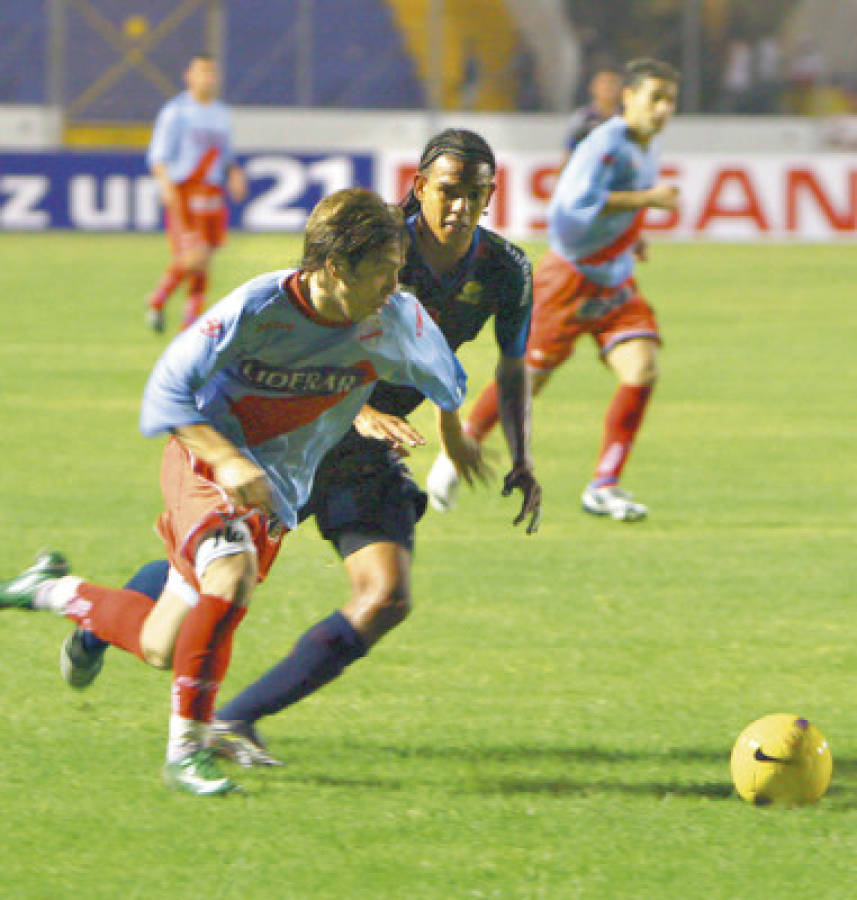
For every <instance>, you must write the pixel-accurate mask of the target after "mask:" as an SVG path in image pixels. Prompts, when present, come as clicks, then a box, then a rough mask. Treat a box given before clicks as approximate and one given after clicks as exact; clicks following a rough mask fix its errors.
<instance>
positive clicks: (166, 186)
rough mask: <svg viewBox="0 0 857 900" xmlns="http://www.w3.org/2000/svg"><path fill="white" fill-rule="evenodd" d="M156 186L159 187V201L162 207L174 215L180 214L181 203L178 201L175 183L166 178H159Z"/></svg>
mask: <svg viewBox="0 0 857 900" xmlns="http://www.w3.org/2000/svg"><path fill="white" fill-rule="evenodd" d="M158 186H159V187H160V189H161V203H162V204H163V206H164V209H168V210H170V212H171V213H173V214H174V215H176V214H180V212H179V211H180V208H181V203H180V202H179V192H178V188H177V187H176V186H175V184H174V183H173V182H172V181H170V180H169V179H168V178H163V179H161V180H159V182H158Z"/></svg>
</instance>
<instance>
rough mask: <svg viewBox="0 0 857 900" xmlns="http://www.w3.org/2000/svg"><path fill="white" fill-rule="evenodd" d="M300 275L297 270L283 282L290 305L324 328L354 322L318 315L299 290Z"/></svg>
mask: <svg viewBox="0 0 857 900" xmlns="http://www.w3.org/2000/svg"><path fill="white" fill-rule="evenodd" d="M300 276H301V273H300V270H298V271H297V272H295V273H293V274H292V275H290V276H289V277H288V278H287V279H286V280H285V281H284V282H283V290H284V291H285V292H286V295H287V296H288V298H289V300H291V301H292V306H294V308H295V309H296V310H297V311H298V312H299V313H301V314H302V315H304V316H306V317H307V318H308V319H309V320H310V322H314V323H315V324H316V325H323V326H324V327H325V328H347V327H348V326H349V325H353V324H354V323H353V322H350V321H345V322H334V321H333V319H327V318H325V317H324V316H322V315H320V314H319V313H318V312H317V311H316V310H315V309H314V308H313V306H312V304H311V303H310V302H309V300H308V299H307V298H306V297H305V296H304V294H303V291H302V290H301V278H300Z"/></svg>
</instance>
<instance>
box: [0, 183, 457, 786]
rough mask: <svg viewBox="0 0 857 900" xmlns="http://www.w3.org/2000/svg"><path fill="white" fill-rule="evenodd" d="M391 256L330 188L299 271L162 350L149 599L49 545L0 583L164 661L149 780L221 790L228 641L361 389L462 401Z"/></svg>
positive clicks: (255, 287) (154, 424)
mask: <svg viewBox="0 0 857 900" xmlns="http://www.w3.org/2000/svg"><path fill="white" fill-rule="evenodd" d="M403 258H404V228H403V218H402V215H401V211H400V210H398V209H397V208H394V207H390V206H388V205H387V204H385V203H383V201H382V200H381V199H380V197H378V196H377V195H376V194H374V193H373V192H371V191H367V190H365V189H362V188H352V189H348V190H344V191H338V192H337V193H335V194H332V195H330V196H329V197H327V198H326V199H324V200H322V201H321V202H320V203H319V204H318V205H317V206H316V208H315V210H314V211H313V213H312V214H311V215H310V218H309V220H308V223H307V228H306V235H305V241H304V256H303V261H302V264H301V267H300V268H299V269H293V270H283V271H278V272H271V273H268V274H266V275H261V276H259V277H258V278H255V279H253V280H251V281H249V282H247V283H246V284H244V285H242V286H241V287H239V288H238V289H237V290H235V291H233V292H232V293H231V294H229V295H228V296H227V297H225V298H224V299H223V300H221V301H220V302H219V303H218V304H216V305H215V306H214V307H212V309H211V310H209V312H208V313H207V314H206V315H205V316H204V317H203V318H201V319H200V320H199V322H197V323H196V324H195V325H194V326H193V327H192V328H189V329H187V330H186V331H184V332H182V334H180V335H179V336H178V337H177V338H176V339H175V340H174V341H173V342H172V343H171V344H170V345H169V346H168V347H167V349H166V350H165V351H164V353H163V355H162V356H161V358H160V360H159V361H158V363H157V364H156V365H155V368H154V370H153V372H152V375H151V376H150V378H149V382H148V384H147V386H146V390H145V393H144V398H143V409H142V415H141V425H140V427H141V430H142V431H143V433H144V434H146V435H155V434H160V433H164V432H166V433H169V434H170V438H169V440H168V442H167V446H166V449H165V451H164V457H163V463H162V469H161V488H162V492H163V495H164V502H165V511H164V512H163V513H162V514H161V516H160V517H159V519H158V523H157V527H158V531H159V533H160V535H161V537H162V538H163V541H164V546H165V548H166V552H167V557H168V559H169V563H170V573H169V577H168V579H167V583H166V587H165V589H164V592H163V594H162V595H161V598H160V600H159V602H158V603H157V604H156V605H153V604H152V601H151V599H150V597H148V596H146V595H145V594H143V593H139V592H138V591H136V590H135V589H133V587H132V588H130V589H128V588H126V589H124V590H118V589H114V588H106V587H101V586H98V585H95V584H92V583H88V582H85V581H83V580H82V579H80V578H77V577H73V576H70V575H68V574H66V573H67V565H66V564H65V563H64V561H63V559H62V557H61V556H60V555H59V554H56V553H53V554H47V555H44V556H42V557H40V559H39V560H37V562H36V565H35V566H32V567H31V568H30V569H28V570H26V571H25V572H24V573H23V574H22V575H20V576H18V577H17V578H13V579H11V580H10V581H6V582H3V583H0V608H3V607H18V608H24V609H43V610H51V611H53V612H55V613H58V614H60V615H65V616H68V617H69V618H71V619H73V620H74V621H75V622H77V623H78V625H81V626H83V627H84V628H85V629H87V630H89V631H90V632H92V633H93V634H94V635H95V636H96V637H97V638H99V639H101V640H105V641H108V642H109V643H112V644H115V645H116V646H118V647H121V648H123V649H125V650H127V651H129V652H131V653H133V654H135V655H136V656H138V657H139V658H140V659H142V660H143V661H144V662H147V663H149V664H151V665H154V666H156V667H159V668H169V667H170V665H172V669H173V680H172V694H171V696H172V705H171V715H170V729H169V739H168V744H167V764H166V767H165V769H164V777H165V780H166V781H167V783H168V784H169V785H171V786H172V787H175V788H176V789H179V790H184V791H188V792H190V793H194V794H200V795H209V794H219V793H224V792H226V791H229V790H232V789H233V788H234V784H233V782H232V781H231V780H230V779H229V778H227V777H225V776H224V775H222V774H221V772H220V771H219V770H218V769H217V767H216V765H215V764H214V763H213V761H212V758H211V751H210V749H209V734H208V732H209V726H210V723H211V719H212V714H213V710H214V705H215V698H216V695H217V691H218V688H219V686H220V683H221V682H222V680H223V677H224V675H225V673H226V669H227V667H228V665H229V659H230V656H231V648H232V637H233V634H234V632H235V630H236V628H237V627H238V624H239V623H240V621H241V619H242V618H243V616H244V614H245V612H246V608H247V605H248V603H249V600H250V596H251V594H252V592H253V590H254V588H255V585H256V583H257V582H258V581H261V580H263V579H264V577H265V575H266V574H267V572H268V570H269V568H270V566H271V565H272V563H273V562H274V559H275V558H276V556H277V552H278V550H279V547H280V542H281V541H282V538H283V535H284V532H285V531H287V530H288V529H290V528H292V527H294V526H295V524H296V523H297V516H298V510H299V509H300V507H301V506H303V505H304V504H305V503H306V501H307V499H308V497H309V494H310V491H311V488H312V482H313V477H314V473H315V470H316V468H317V466H318V464H319V462H320V461H321V459H322V457H323V456H324V454H325V453H326V452H327V451H328V450H329V449H330V448H331V447H333V446H334V445H335V444H336V443H337V442H338V441H339V440H340V439H341V438H342V437H343V435H344V434H345V433H346V432H347V431H348V429H349V428H350V426H351V423H352V421H354V418H355V416H357V414H358V412H359V411H360V409H361V407H362V406H363V405H364V403H365V402H366V400H367V399H368V398H369V396H370V395H371V393H372V391H373V388H374V386H375V384H376V382H377V381H378V380H380V379H384V380H386V381H388V382H392V383H394V384H401V385H410V386H412V387H414V388H416V389H417V390H418V391H420V392H421V393H423V394H425V395H426V396H427V397H428V398H430V399H431V400H432V401H433V402H434V403H435V404H437V406H439V407H440V408H441V409H443V410H446V411H447V412H452V411H453V410H455V409H457V408H458V407H459V406H460V404H461V401H462V399H463V396H464V387H465V381H466V378H465V374H464V371H463V370H462V368H461V366H460V365H459V363H458V361H457V359H456V358H455V355H454V354H453V352H452V351H451V350H450V348H449V345H448V344H447V342H446V340H445V339H444V336H443V334H442V333H441V331H440V329H439V328H438V327H437V326H436V325H435V323H434V322H433V321H432V319H431V317H430V316H429V315H428V313H427V312H426V311H425V309H424V308H423V307H422V305H421V304H420V303H419V301H418V300H417V299H416V297H414V296H413V295H412V294H408V293H405V292H403V291H399V290H397V289H396V286H397V276H398V271H399V268H400V267H401V265H402V261H403ZM390 427H391V428H392V429H393V431H392V434H391V436H392V437H393V438H395V439H397V440H401V441H403V442H405V443H408V444H411V445H413V444H415V443H417V442H418V441H419V440H421V436H420V435H419V434H418V433H417V432H415V431H414V430H413V429H412V428H410V426H408V425H407V423H405V422H403V421H402V422H401V423H400V424H396V423H391V425H390ZM355 477H359V475H357V474H355ZM165 636H166V640H165Z"/></svg>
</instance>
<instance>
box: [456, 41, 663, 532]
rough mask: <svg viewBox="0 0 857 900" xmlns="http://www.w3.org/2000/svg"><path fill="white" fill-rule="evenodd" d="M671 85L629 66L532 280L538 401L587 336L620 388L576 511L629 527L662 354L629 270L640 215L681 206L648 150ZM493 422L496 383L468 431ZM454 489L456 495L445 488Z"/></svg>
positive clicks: (567, 174)
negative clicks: (629, 484) (631, 484)
mask: <svg viewBox="0 0 857 900" xmlns="http://www.w3.org/2000/svg"><path fill="white" fill-rule="evenodd" d="M678 77H679V76H678V73H677V72H676V71H675V69H673V68H672V66H669V65H667V64H666V63H663V62H659V61H658V60H653V59H640V60H635V61H633V62H631V63H629V64H628V66H627V67H626V72H625V88H624V90H623V94H622V99H623V113H622V115H621V116H615V117H613V118H611V119H608V120H607V121H606V122H604V123H603V124H602V125H599V126H598V127H597V128H595V129H594V130H593V131H592V132H591V133H590V135H589V136H588V137H586V138H585V139H584V140H583V141H582V142H581V143H580V144H579V145H578V147H577V149H576V150H575V151H574V153H573V154H572V157H571V159H570V160H569V162H568V165H567V166H566V167H565V169H564V170H563V172H562V174H561V175H560V178H559V182H558V184H557V187H556V191H555V193H554V195H553V198H552V200H551V204H550V209H549V217H548V235H549V240H550V250H549V251H548V252H547V253H546V254H545V255H544V256H543V257H542V259H541V260H540V261H539V263H538V265H537V266H536V270H535V273H534V278H533V295H534V303H533V318H532V328H531V331H530V336H529V339H528V341H527V365H528V368H529V370H530V372H531V375H532V380H533V382H532V383H533V392H534V393H537V392H538V391H539V390H541V389H542V388H543V387H544V386H545V384H546V383H547V382H548V379H549V378H550V376H551V374H552V373H553V372H554V370H555V369H556V368H557V367H558V366H560V365H561V364H562V363H564V362H565V361H566V360H567V359H568V358H569V356H570V355H571V353H572V351H573V349H574V344H575V342H576V341H577V339H578V338H579V337H580V336H581V335H582V334H586V333H589V334H591V335H592V336H593V338H594V339H595V341H596V343H597V345H598V348H599V351H600V354H601V358H602V360H603V361H604V362H605V363H606V365H608V366H609V367H610V368H611V369H612V370H613V371H614V372H615V373H616V375H617V377H618V379H619V388H618V390H617V392H616V394H615V396H614V398H613V401H612V402H611V404H610V407H609V408H608V410H607V415H606V418H605V422H604V438H603V443H602V447H601V452H600V453H599V456H598V461H597V464H596V467H595V473H594V475H593V479H592V481H591V482H590V483H589V484H588V485H587V486H586V488H585V489H584V491H583V495H582V497H581V501H582V504H583V508H584V510H585V511H586V512H589V513H592V514H594V515H599V516H609V517H611V518H612V519H616V520H619V521H625V522H634V521H639V520H640V519H643V518H645V516H646V515H647V514H648V510H647V508H646V507H645V506H644V505H643V504H642V503H638V502H636V501H634V500H633V498H632V497H631V495H630V494H628V493H627V492H625V491H623V490H621V489H620V488H619V487H618V484H619V477H620V474H621V472H622V468H623V466H624V465H625V462H626V460H627V458H628V454H629V453H630V451H631V446H632V444H633V441H634V438H635V436H636V434H637V431H638V429H639V427H640V424H641V422H642V420H643V414H644V412H645V409H646V404H647V403H648V400H649V396H650V395H651V392H652V388H653V386H654V383H655V380H656V378H657V350H658V344H659V343H660V335H659V332H658V325H657V321H656V319H655V314H654V311H653V310H652V308H651V307H650V306H649V304H648V303H647V302H646V301H645V300H644V299H643V297H642V296H641V295H640V293H639V291H638V290H637V285H636V282H635V281H634V278H633V270H634V259H635V252H639V250H640V226H641V224H642V220H643V216H644V214H645V211H646V209H648V208H650V207H651V208H655V209H667V210H673V209H676V208H677V205H678V189H677V188H676V187H674V186H673V185H670V184H667V183H665V182H660V181H658V163H657V157H656V153H655V148H654V146H653V139H654V137H655V135H657V134H658V133H659V132H660V131H661V130H662V129H663V128H664V127H665V125H666V124H667V122H668V121H669V119H670V116H671V115H672V113H673V112H674V110H675V106H676V102H677V99H678ZM497 418H498V411H497V389H496V385H494V384H492V385H489V387H488V388H486V390H485V391H483V393H482V394H481V395H480V397H479V398H478V399H477V401H476V403H475V405H474V408H473V410H472V411H471V413H470V417H469V418H468V420H467V425H466V428H467V430H468V432H469V433H470V434H471V436H472V437H474V438H475V439H476V440H481V439H482V438H484V436H485V435H486V434H487V433H488V431H489V430H490V429H491V428H492V427H493V426H494V424H495V423H496V421H497ZM449 484H450V491H451V490H452V489H454V483H453V480H452V479H451V480H450V482H449Z"/></svg>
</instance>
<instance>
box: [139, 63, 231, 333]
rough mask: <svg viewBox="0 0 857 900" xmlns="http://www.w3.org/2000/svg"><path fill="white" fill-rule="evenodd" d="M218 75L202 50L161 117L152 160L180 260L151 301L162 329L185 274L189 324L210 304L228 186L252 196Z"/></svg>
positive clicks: (149, 314) (153, 323)
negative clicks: (212, 270) (168, 304)
mask: <svg viewBox="0 0 857 900" xmlns="http://www.w3.org/2000/svg"><path fill="white" fill-rule="evenodd" d="M218 77H219V76H218V72H217V64H216V63H215V61H214V60H213V59H212V58H211V57H210V56H207V55H205V54H197V55H196V56H194V57H193V58H192V59H191V61H190V64H189V65H188V68H187V71H186V72H185V82H186V83H187V90H186V91H184V93H181V94H179V95H178V96H177V97H174V98H173V99H172V100H170V101H169V102H168V103H167V104H166V105H165V106H164V107H163V109H162V110H161V111H160V113H159V114H158V117H157V119H156V120H155V127H154V130H153V132H152V140H151V143H150V145H149V153H148V156H147V158H146V159H147V162H148V164H149V169H150V170H151V172H152V174H153V175H154V176H155V178H156V179H157V181H158V185H159V187H160V190H161V200H162V202H163V205H164V216H165V220H166V228H167V236H168V238H169V242H170V248H171V252H172V260H171V262H170V265H169V266H168V267H167V270H166V271H165V272H164V274H163V276H162V278H161V281H160V283H159V284H158V286H157V287H156V288H155V291H154V292H153V293H152V295H151V296H150V297H149V300H148V305H147V308H146V321H147V323H148V325H149V327H150V328H152V329H153V330H154V331H159V332H160V331H163V330H164V326H165V321H164V306H165V304H166V302H167V299H168V298H169V296H170V294H172V292H173V291H174V290H175V289H176V288H177V287H178V286H179V284H180V283H181V282H182V281H184V280H187V282H188V299H187V305H186V307H185V313H184V321H183V327H187V326H188V325H190V323H191V322H193V321H194V319H196V318H197V316H198V315H199V314H200V313H201V312H202V310H203V309H204V308H205V293H206V288H207V285H208V267H209V263H210V261H211V255H212V253H213V252H214V250H215V249H216V248H217V247H219V246H220V245H221V244H222V243H223V241H224V239H225V236H226V227H227V220H228V212H229V211H228V209H227V207H226V202H225V197H224V187H225V188H226V190H227V191H228V193H229V196H230V197H231V199H232V200H234V201H235V202H240V201H241V200H243V199H244V197H245V196H246V194H247V184H246V181H245V178H244V173H243V172H242V170H241V167H240V166H239V165H238V164H237V163H236V162H235V158H234V156H233V151H232V124H231V121H230V116H229V110H228V109H227V108H226V106H225V105H224V104H223V103H221V102H220V101H219V100H217V99H216V97H217V87H218Z"/></svg>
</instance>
